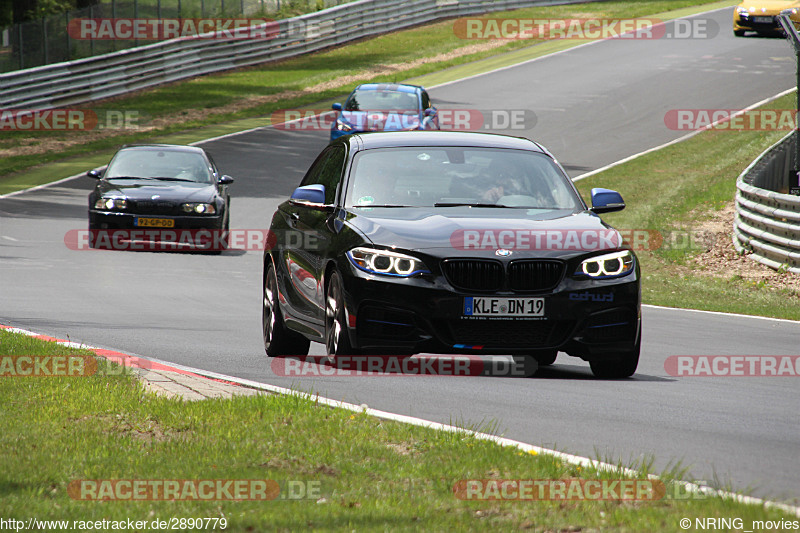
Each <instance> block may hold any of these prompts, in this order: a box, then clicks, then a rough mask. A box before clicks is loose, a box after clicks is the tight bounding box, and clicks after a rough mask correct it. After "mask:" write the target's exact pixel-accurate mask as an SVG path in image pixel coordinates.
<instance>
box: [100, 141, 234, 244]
mask: <svg viewBox="0 0 800 533" xmlns="http://www.w3.org/2000/svg"><path fill="white" fill-rule="evenodd" d="M87 175H88V176H89V177H91V178H95V179H97V180H98V181H97V183H96V185H95V188H94V190H93V191H92V192H91V194H90V195H89V230H90V231H92V232H93V233H94V234H95V235H93V237H98V236H99V237H103V236H105V235H104V234H100V235H98V232H107V231H110V230H129V231H127V232H126V234H125V238H126V239H127V240H130V239H136V238H137V235H138V234H140V233H141V234H142V235H144V232H145V231H147V232H148V233H147V235H146V236H147V238H153V239H159V238H169V239H170V240H171V241H173V242H174V243H176V245H177V244H182V243H181V235H178V232H181V231H183V232H185V233H186V234H187V236H186V238H185V239H184V241H185V242H184V243H189V244H192V243H191V241H192V239H191V237H192V236H193V235H194V233H191V232H195V233H196V232H197V231H198V230H210V231H216V232H225V231H227V230H228V229H229V227H230V197H229V194H228V186H229V185H230V184H231V183H233V178H231V177H230V176H223V175H221V174H220V173H219V171H218V170H217V167H216V165H215V164H214V161H213V160H212V159H211V157H210V156H209V155H208V153H207V152H206V151H205V150H203V149H202V148H199V147H195V146H183V145H169V144H148V145H131V146H123V147H122V148H121V149H120V150H119V151H117V153H116V154H115V155H114V157H113V158H112V159H111V162H110V163H109V164H108V167H107V168H106V169H105V171H104V172H102V173H101V172H98V171H96V170H92V171H89V172H88V174H87ZM206 233H208V231H207V232H206Z"/></svg>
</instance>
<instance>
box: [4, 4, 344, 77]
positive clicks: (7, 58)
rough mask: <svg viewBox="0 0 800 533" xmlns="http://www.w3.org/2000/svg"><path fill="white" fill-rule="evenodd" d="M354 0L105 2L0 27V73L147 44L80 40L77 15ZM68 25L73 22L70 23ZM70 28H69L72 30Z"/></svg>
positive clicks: (208, 11) (276, 10) (286, 11)
mask: <svg viewBox="0 0 800 533" xmlns="http://www.w3.org/2000/svg"><path fill="white" fill-rule="evenodd" d="M350 1H352V0H104V1H103V2H102V3H100V4H97V5H94V6H92V7H88V8H84V9H74V10H71V11H67V12H65V13H60V14H56V15H50V16H47V17H43V18H41V19H39V20H33V21H29V22H25V23H22V24H15V25H13V26H10V27H6V28H3V29H0V72H11V71H14V70H22V69H27V68H32V67H38V66H42V65H49V64H52V63H61V62H63V61H71V60H73V59H81V58H86V57H91V56H95V55H99V54H105V53H108V52H116V51H118V50H124V49H126V48H133V47H135V46H141V45H145V44H151V43H153V42H155V40H152V39H151V40H143V39H80V38H75V31H74V28H75V27H76V26H75V24H76V22H77V21H79V20H81V19H146V20H154V19H160V20H165V19H171V20H179V21H180V20H183V19H219V18H232V17H252V18H281V17H288V16H293V15H297V14H302V13H311V12H314V11H319V10H321V9H325V8H327V7H331V6H335V5H339V4H345V3H348V2H350ZM71 23H72V26H70V24H71ZM70 28H72V29H73V31H70Z"/></svg>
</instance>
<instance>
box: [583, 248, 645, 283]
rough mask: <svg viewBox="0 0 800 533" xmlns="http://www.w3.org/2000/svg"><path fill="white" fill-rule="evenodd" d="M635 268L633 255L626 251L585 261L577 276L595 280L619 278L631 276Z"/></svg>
mask: <svg viewBox="0 0 800 533" xmlns="http://www.w3.org/2000/svg"><path fill="white" fill-rule="evenodd" d="M633 267H634V259H633V254H632V253H631V252H630V251H629V250H624V251H622V252H614V253H611V254H604V255H598V256H596V257H591V258H589V259H585V260H584V261H583V262H582V263H581V266H580V267H579V268H578V270H577V272H575V274H576V275H578V276H588V277H590V278H594V279H608V278H619V277H622V276H625V275H627V274H630V272H631V271H632V270H633Z"/></svg>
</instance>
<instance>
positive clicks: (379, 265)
mask: <svg viewBox="0 0 800 533" xmlns="http://www.w3.org/2000/svg"><path fill="white" fill-rule="evenodd" d="M347 257H348V258H349V259H350V261H351V262H352V263H353V264H354V265H355V266H356V267H357V268H360V269H361V270H363V271H365V272H369V273H370V274H382V275H384V276H399V277H403V278H408V277H410V276H413V275H415V274H422V273H428V272H430V271H429V270H428V268H427V267H426V266H425V264H424V263H423V262H422V261H420V260H419V259H417V258H416V257H411V256H410V255H405V254H400V253H397V252H390V251H389V250H375V249H372V248H361V247H359V248H353V249H352V250H350V251H349V252H347Z"/></svg>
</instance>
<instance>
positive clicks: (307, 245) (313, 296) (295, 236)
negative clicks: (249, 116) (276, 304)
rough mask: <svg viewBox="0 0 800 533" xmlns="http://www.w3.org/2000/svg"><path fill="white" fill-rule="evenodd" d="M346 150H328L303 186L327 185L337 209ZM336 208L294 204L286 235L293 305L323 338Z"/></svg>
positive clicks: (329, 202)
mask: <svg viewBox="0 0 800 533" xmlns="http://www.w3.org/2000/svg"><path fill="white" fill-rule="evenodd" d="M344 162H345V148H344V146H342V145H334V146H331V147H329V148H327V149H326V150H325V151H324V152H322V154H320V156H319V157H318V158H317V160H316V161H315V162H314V164H313V165H312V166H311V169H310V170H309V171H308V173H307V174H306V176H305V178H303V181H302V183H301V186H305V185H316V184H322V185H324V186H325V204H326V205H328V206H333V205H334V204H335V203H336V199H337V197H338V194H339V186H340V184H341V178H342V171H343V168H344ZM332 216H333V209H331V208H327V209H319V208H314V207H308V206H303V205H297V204H291V208H290V210H289V212H288V213H287V219H286V225H287V226H288V228H289V230H288V231H287V234H286V235H284V236H282V237H283V238H282V239H281V240H282V241H283V248H284V254H283V257H284V261H285V264H284V265H281V266H282V267H283V268H285V269H286V274H287V277H288V279H289V285H290V287H287V289H289V290H288V291H287V296H288V299H289V302H288V303H289V305H290V306H291V308H292V310H293V311H294V312H295V314H296V316H297V315H299V316H297V317H298V318H302V319H304V320H305V321H308V322H309V323H310V324H309V325H311V327H313V328H314V329H316V330H317V331H318V332H319V333H320V335H324V328H325V287H324V285H323V281H324V280H323V274H324V269H325V261H326V258H327V257H328V250H329V249H330V245H331V242H332V237H333V225H332Z"/></svg>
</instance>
